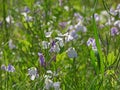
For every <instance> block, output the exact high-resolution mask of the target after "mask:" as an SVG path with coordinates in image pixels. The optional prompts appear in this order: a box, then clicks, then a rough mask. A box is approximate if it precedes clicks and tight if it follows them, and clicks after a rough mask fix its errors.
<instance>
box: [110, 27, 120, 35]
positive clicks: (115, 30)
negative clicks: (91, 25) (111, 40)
mask: <svg viewBox="0 0 120 90" xmlns="http://www.w3.org/2000/svg"><path fill="white" fill-rule="evenodd" d="M118 34H119V31H118V29H117V28H116V27H112V28H111V35H112V36H115V35H118Z"/></svg>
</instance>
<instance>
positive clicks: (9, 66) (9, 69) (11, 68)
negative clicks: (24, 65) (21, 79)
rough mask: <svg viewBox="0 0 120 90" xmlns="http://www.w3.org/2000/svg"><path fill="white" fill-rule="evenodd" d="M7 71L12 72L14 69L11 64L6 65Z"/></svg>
mask: <svg viewBox="0 0 120 90" xmlns="http://www.w3.org/2000/svg"><path fill="white" fill-rule="evenodd" d="M7 71H8V72H14V71H15V68H14V66H12V65H11V64H9V65H8V66H7Z"/></svg>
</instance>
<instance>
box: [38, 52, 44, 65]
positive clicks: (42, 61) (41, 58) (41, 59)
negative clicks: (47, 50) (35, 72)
mask: <svg viewBox="0 0 120 90" xmlns="http://www.w3.org/2000/svg"><path fill="white" fill-rule="evenodd" d="M38 56H39V58H40V64H41V66H45V58H44V56H43V54H42V53H38Z"/></svg>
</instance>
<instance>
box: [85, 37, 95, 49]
mask: <svg viewBox="0 0 120 90" xmlns="http://www.w3.org/2000/svg"><path fill="white" fill-rule="evenodd" d="M87 46H92V50H97V47H96V43H95V39H94V38H89V39H88V41H87Z"/></svg>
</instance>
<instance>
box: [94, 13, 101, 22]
mask: <svg viewBox="0 0 120 90" xmlns="http://www.w3.org/2000/svg"><path fill="white" fill-rule="evenodd" d="M94 18H95V21H96V22H98V21H100V16H99V15H98V14H97V13H95V14H94Z"/></svg>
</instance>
